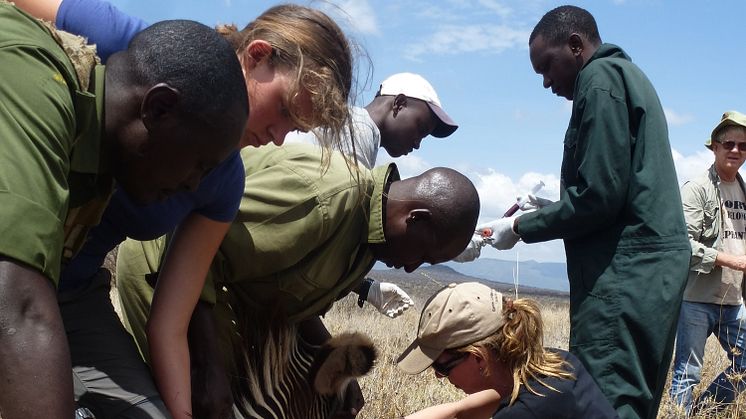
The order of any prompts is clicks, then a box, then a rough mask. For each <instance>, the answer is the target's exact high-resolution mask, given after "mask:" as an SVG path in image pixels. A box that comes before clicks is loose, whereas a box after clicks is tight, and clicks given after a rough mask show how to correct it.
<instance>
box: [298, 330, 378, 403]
mask: <svg viewBox="0 0 746 419" xmlns="http://www.w3.org/2000/svg"><path fill="white" fill-rule="evenodd" d="M376 356H377V353H376V349H375V347H374V346H373V342H372V341H371V340H370V339H369V338H368V337H367V336H365V335H363V334H360V333H343V334H341V335H339V336H336V337H333V338H331V339H329V340H328V341H326V343H324V344H323V345H322V346H321V347H320V348H319V351H318V352H317V354H316V358H315V360H314V366H313V367H312V368H311V371H312V375H311V377H312V380H313V386H314V388H315V389H316V391H317V392H318V393H319V394H323V395H328V396H331V395H335V394H342V391H343V390H344V388H345V387H346V386H347V384H348V383H349V382H350V380H351V379H353V378H357V377H361V376H363V375H365V374H367V373H368V372H369V371H370V370H371V368H373V363H374V362H375V360H376Z"/></svg>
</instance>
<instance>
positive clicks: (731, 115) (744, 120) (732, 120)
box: [705, 111, 746, 148]
mask: <svg viewBox="0 0 746 419" xmlns="http://www.w3.org/2000/svg"><path fill="white" fill-rule="evenodd" d="M728 125H739V126H742V127H744V128H746V115H744V114H742V113H741V112H736V111H728V112H726V113H724V114H723V116H722V117H721V118H720V123H719V124H718V125H717V126H716V127H715V129H713V130H712V134H710V138H708V139H707V141H705V147H707V148H712V142H713V141H715V137H717V134H718V132H720V130H721V129H723V128H725V127H726V126H728Z"/></svg>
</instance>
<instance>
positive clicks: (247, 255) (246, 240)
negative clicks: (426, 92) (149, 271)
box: [203, 144, 398, 321]
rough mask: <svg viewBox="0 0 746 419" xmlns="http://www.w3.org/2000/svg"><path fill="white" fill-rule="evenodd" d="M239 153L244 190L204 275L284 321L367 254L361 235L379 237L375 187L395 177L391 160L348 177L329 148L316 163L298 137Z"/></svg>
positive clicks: (332, 296)
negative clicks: (326, 159)
mask: <svg viewBox="0 0 746 419" xmlns="http://www.w3.org/2000/svg"><path fill="white" fill-rule="evenodd" d="M241 157H242V159H243V162H244V167H245V168H246V187H245V190H244V196H243V199H242V201H241V206H240V208H239V212H238V215H237V216H236V220H235V221H234V222H233V224H232V226H231V228H230V230H229V232H228V234H227V235H226V237H225V239H224V240H223V243H222V245H221V246H220V250H219V251H218V253H217V255H216V257H215V260H214V262H213V264H212V267H211V269H210V273H209V275H208V282H210V281H212V282H213V283H214V284H215V285H218V286H225V287H226V288H227V290H228V292H229V293H232V294H233V297H232V298H234V299H238V300H239V301H241V302H243V303H245V304H251V305H253V306H255V307H275V308H277V309H278V310H280V311H282V312H283V314H284V315H285V316H287V318H288V319H289V320H291V321H294V320H299V319H304V318H307V317H309V316H311V315H315V314H321V313H323V312H325V311H326V310H327V309H328V307H329V306H330V305H331V304H332V303H333V302H334V301H335V300H336V299H337V298H338V296H340V295H341V294H346V293H347V292H349V291H350V290H351V289H354V288H356V287H357V286H358V285H359V284H360V281H362V279H363V278H364V276H365V274H367V273H368V272H369V271H370V269H371V268H372V266H373V264H374V262H375V260H374V258H373V254H372V252H371V251H370V249H369V246H368V243H381V242H383V241H384V234H383V202H382V200H383V191H384V188H385V185H386V183H387V182H388V181H391V180H395V179H398V173H397V171H396V167H395V166H394V165H393V164H391V165H388V166H382V167H379V168H376V169H374V170H373V171H368V170H365V169H361V170H360V172H359V178H358V179H356V178H355V177H354V175H351V174H350V170H349V168H348V165H347V163H346V162H345V161H344V159H343V158H342V156H341V155H338V154H337V153H334V154H333V155H332V158H331V164H330V166H329V168H328V169H327V170H326V171H323V170H322V169H320V167H321V155H320V153H319V152H318V150H317V149H316V148H314V147H313V146H309V145H305V144H288V145H285V146H283V147H279V148H278V147H274V146H265V147H262V148H261V149H259V150H257V149H244V150H243V151H242V152H241ZM358 182H359V185H358ZM209 289H210V288H208V290H209ZM205 296H206V297H207V298H206V299H207V300H208V301H209V300H213V301H214V296H210V295H209V293H208V294H207V295H205V294H203V297H205Z"/></svg>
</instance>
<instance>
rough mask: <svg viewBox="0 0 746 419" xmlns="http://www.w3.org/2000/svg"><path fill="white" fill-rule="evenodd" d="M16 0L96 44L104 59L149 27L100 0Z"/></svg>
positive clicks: (122, 48)
mask: <svg viewBox="0 0 746 419" xmlns="http://www.w3.org/2000/svg"><path fill="white" fill-rule="evenodd" d="M15 3H16V4H17V5H18V6H19V7H20V8H21V9H24V10H25V11H26V12H28V13H29V14H31V15H33V16H35V17H37V18H41V19H45V20H48V21H50V22H53V23H54V24H55V25H56V26H57V27H58V28H59V29H62V30H64V31H67V32H70V33H74V34H76V35H80V36H83V37H85V38H87V39H88V43H90V44H96V51H97V55H98V56H99V57H100V58H101V61H102V62H106V59H107V58H109V56H110V55H111V54H113V53H115V52H117V51H122V50H125V49H127V45H128V44H129V42H130V41H131V40H132V38H133V37H134V36H135V35H136V34H137V33H138V32H140V31H142V30H143V29H145V28H146V27H148V26H149V25H148V23H147V22H145V21H143V20H141V19H138V18H136V17H133V16H129V15H127V14H126V13H123V12H122V11H121V10H119V9H117V8H116V7H114V5H112V4H110V3H108V2H105V1H101V0H20V1H16V2H15Z"/></svg>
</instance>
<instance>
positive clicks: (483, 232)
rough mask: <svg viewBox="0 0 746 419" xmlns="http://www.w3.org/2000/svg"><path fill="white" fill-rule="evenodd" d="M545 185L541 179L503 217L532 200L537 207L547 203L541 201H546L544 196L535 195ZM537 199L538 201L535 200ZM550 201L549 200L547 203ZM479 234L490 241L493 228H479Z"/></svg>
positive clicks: (510, 214) (513, 212)
mask: <svg viewBox="0 0 746 419" xmlns="http://www.w3.org/2000/svg"><path fill="white" fill-rule="evenodd" d="M543 187H544V182H542V181H539V183H537V184H536V185H534V187H533V188H531V192H530V193H527V194H525V195H523V196H521V197H519V198H518V201H517V202H516V203H515V204H513V205H512V206H511V207H510V208H508V210H507V211H505V214H503V218H505V217H510V216H512V215H513V214H515V213H516V211H518V210H519V209H521V208H523V207H524V206H525V205H526V204H528V203H529V202H531V203H532V204H533V205H534V206H536V207H541V206H543V205H542V204H546V203H544V202H540V201H539V200H542V201H545V200H543V199H542V198H536V197H535V196H534V195H536V193H537V192H539V191H540V190H541V188H543ZM534 201H536V202H534ZM548 202H550V201H547V203H548ZM476 233H477V234H480V235H481V236H482V237H483V238H484V240H485V241H489V240H491V239H492V229H491V228H483V229H481V231H480V230H477V232H476Z"/></svg>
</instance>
